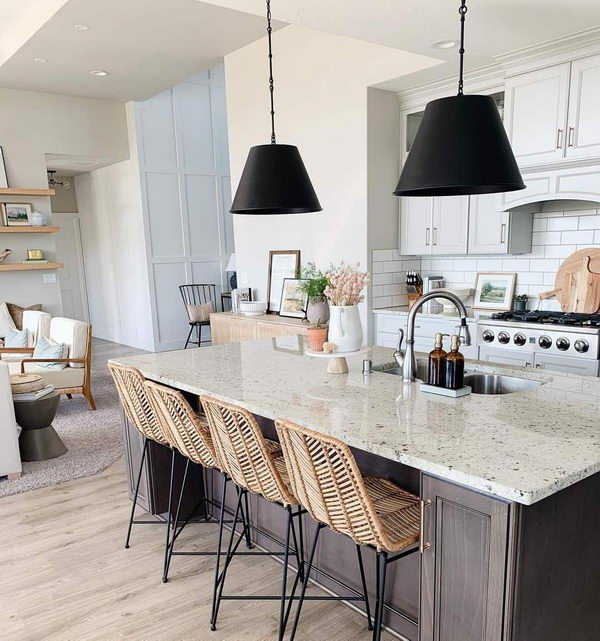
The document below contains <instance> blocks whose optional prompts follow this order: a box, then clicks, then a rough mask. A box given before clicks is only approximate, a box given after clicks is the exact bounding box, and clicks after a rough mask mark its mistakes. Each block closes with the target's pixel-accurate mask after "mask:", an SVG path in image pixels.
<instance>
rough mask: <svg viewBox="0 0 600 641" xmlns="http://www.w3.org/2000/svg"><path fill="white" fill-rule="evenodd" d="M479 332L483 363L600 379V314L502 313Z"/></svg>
mask: <svg viewBox="0 0 600 641" xmlns="http://www.w3.org/2000/svg"><path fill="white" fill-rule="evenodd" d="M477 333H478V337H477V338H478V344H479V358H480V359H481V360H485V361H490V362H496V363H510V364H514V365H522V366H526V367H536V368H538V369H555V370H559V371H566V372H573V373H576V374H581V375H587V376H598V373H599V359H600V314H568V313H562V312H540V311H537V312H516V311H511V312H499V313H496V314H493V315H492V318H491V319H487V320H480V321H479V323H478V325H477Z"/></svg>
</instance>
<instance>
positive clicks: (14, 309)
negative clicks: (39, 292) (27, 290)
mask: <svg viewBox="0 0 600 641" xmlns="http://www.w3.org/2000/svg"><path fill="white" fill-rule="evenodd" d="M6 306H7V307H8V312H9V314H10V315H11V316H12V318H13V320H14V321H15V325H16V327H17V329H23V312H24V311H27V310H32V311H35V312H41V311H42V306H41V305H30V306H29V307H20V306H19V305H15V304H14V303H6Z"/></svg>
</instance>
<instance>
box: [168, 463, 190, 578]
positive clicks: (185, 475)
mask: <svg viewBox="0 0 600 641" xmlns="http://www.w3.org/2000/svg"><path fill="white" fill-rule="evenodd" d="M189 466H190V459H186V462H185V472H184V473H183V479H182V481H181V491H180V492H179V500H178V501H177V510H176V512H175V521H174V523H173V528H172V537H171V542H170V543H169V544H168V546H167V558H166V559H165V567H164V571H163V583H166V582H167V581H168V580H169V567H170V565H171V557H172V556H173V548H174V547H175V538H176V536H177V526H178V524H179V513H180V511H181V502H182V499H183V493H184V492H185V484H186V481H187V475H188V468H189ZM168 531H169V530H168V529H167V532H168Z"/></svg>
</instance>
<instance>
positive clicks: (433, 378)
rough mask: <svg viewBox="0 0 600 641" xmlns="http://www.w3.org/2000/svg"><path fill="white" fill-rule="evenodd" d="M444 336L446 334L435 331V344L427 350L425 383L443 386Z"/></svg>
mask: <svg viewBox="0 0 600 641" xmlns="http://www.w3.org/2000/svg"><path fill="white" fill-rule="evenodd" d="M444 336H448V334H441V333H437V334H436V335H435V345H434V348H433V350H432V351H431V352H429V371H428V374H427V383H428V384H429V385H435V386H437V387H444V385H445V382H446V379H445V359H446V355H447V354H446V351H445V350H444V346H443V341H444Z"/></svg>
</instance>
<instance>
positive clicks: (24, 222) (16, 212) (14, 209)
mask: <svg viewBox="0 0 600 641" xmlns="http://www.w3.org/2000/svg"><path fill="white" fill-rule="evenodd" d="M31 211H32V209H31V204H30V203H3V204H2V213H3V218H4V224H5V225H8V226H9V227H13V226H18V225H20V226H28V225H31V223H30V222H29V217H30V216H31Z"/></svg>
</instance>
